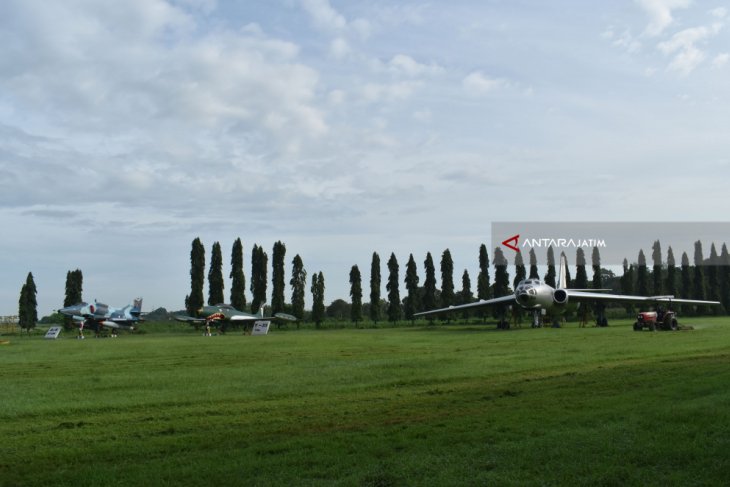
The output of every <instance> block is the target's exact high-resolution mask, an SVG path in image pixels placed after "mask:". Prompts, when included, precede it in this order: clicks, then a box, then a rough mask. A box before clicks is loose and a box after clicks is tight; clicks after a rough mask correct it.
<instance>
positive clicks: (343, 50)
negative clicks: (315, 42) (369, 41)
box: [330, 37, 352, 59]
mask: <svg viewBox="0 0 730 487" xmlns="http://www.w3.org/2000/svg"><path fill="white" fill-rule="evenodd" d="M351 52H352V49H351V48H350V44H349V43H348V42H347V40H345V39H343V38H342V37H338V38H336V39H334V40H333V41H332V42H331V43H330V55H331V56H332V57H333V58H335V59H343V58H345V57H346V56H347V55H349V54H350V53H351Z"/></svg>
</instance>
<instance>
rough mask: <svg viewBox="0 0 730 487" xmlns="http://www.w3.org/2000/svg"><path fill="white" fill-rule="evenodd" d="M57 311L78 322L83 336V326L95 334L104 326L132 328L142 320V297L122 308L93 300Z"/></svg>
mask: <svg viewBox="0 0 730 487" xmlns="http://www.w3.org/2000/svg"><path fill="white" fill-rule="evenodd" d="M58 312H59V313H61V314H64V315H66V316H70V317H72V318H73V320H74V321H75V322H76V323H78V325H79V330H80V336H83V329H84V328H86V329H92V330H94V331H95V332H96V333H97V334H98V333H99V332H101V330H102V329H103V328H104V327H106V328H111V329H113V330H117V329H125V330H134V326H135V325H136V324H137V323H138V322H140V321H142V317H141V315H142V298H137V299H135V300H134V301H133V303H132V304H128V305H127V306H125V307H123V308H114V307H112V306H108V305H106V304H104V303H100V302H98V301H96V300H95V301H94V303H93V304H89V303H86V302H82V303H79V304H74V305H72V306H67V307H65V308H62V309H59V310H58Z"/></svg>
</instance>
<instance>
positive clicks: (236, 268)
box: [228, 238, 246, 311]
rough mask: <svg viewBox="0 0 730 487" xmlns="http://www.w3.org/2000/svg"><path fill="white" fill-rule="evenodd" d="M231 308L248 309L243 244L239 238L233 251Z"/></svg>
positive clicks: (230, 275) (234, 244)
mask: <svg viewBox="0 0 730 487" xmlns="http://www.w3.org/2000/svg"><path fill="white" fill-rule="evenodd" d="M228 277H230V278H231V306H233V307H234V308H236V309H237V310H241V311H244V310H245V308H246V277H245V276H244V274H243V244H242V243H241V239H240V238H237V239H236V241H235V242H233V249H232V250H231V273H230V274H229V276H228Z"/></svg>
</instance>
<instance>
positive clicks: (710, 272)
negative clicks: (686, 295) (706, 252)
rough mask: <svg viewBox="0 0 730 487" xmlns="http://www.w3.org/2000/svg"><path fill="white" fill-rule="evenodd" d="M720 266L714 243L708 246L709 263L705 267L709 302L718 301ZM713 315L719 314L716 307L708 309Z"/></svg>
mask: <svg viewBox="0 0 730 487" xmlns="http://www.w3.org/2000/svg"><path fill="white" fill-rule="evenodd" d="M719 265H720V257H719V256H718V255H717V249H716V248H715V243H714V242H713V243H712V244H711V245H710V261H709V265H708V266H707V299H709V300H710V301H719V300H720V276H719V275H718V270H719V267H718V266H719ZM710 310H711V312H712V313H713V314H719V313H720V310H719V309H718V307H717V306H712V307H710Z"/></svg>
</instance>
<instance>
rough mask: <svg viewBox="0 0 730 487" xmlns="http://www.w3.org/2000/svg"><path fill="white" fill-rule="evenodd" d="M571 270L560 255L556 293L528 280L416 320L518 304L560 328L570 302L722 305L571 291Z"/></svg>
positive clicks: (534, 319)
mask: <svg viewBox="0 0 730 487" xmlns="http://www.w3.org/2000/svg"><path fill="white" fill-rule="evenodd" d="M567 268H568V259H567V258H566V257H565V253H561V254H560V268H559V271H558V288H557V289H555V288H553V287H552V286H550V285H549V284H545V283H544V282H542V281H540V280H539V279H534V278H533V279H525V280H522V281H520V282H519V283H518V284H517V287H516V289H515V292H514V294H510V295H507V296H501V297H499V298H494V299H487V300H484V299H482V300H480V301H477V302H476V303H469V304H462V305H459V306H449V307H448V308H441V309H433V310H429V311H424V312H422V313H416V314H415V315H414V316H427V315H432V314H439V313H448V312H451V311H460V310H464V309H471V308H481V307H483V306H493V305H499V304H504V305H508V304H517V305H519V306H520V307H521V308H523V309H525V310H527V311H531V312H532V326H533V327H537V326H539V325H540V314H541V312H542V310H543V309H544V310H547V311H548V312H549V313H550V315H551V316H552V317H553V319H554V323H553V325H554V326H560V322H559V317H560V315H562V314H563V313H564V312H565V307H566V305H567V304H568V301H575V302H581V301H588V302H595V301H603V302H607V301H611V302H617V303H627V302H628V303H645V304H648V305H654V306H657V305H660V304H662V305H667V306H670V307H671V306H672V304H697V305H714V306H716V305H719V304H720V302H719V301H701V300H696V299H676V298H675V297H674V296H629V295H622V294H606V293H603V292H596V290H590V289H568V286H567V282H566V271H567Z"/></svg>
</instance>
